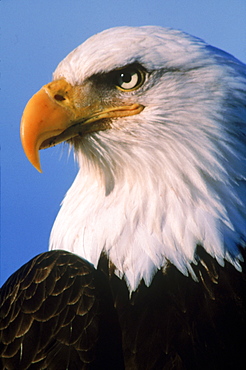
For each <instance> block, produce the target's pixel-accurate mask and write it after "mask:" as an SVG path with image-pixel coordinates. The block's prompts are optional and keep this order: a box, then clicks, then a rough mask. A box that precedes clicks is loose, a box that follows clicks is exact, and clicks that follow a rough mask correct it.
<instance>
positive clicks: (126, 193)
mask: <svg viewBox="0 0 246 370" xmlns="http://www.w3.org/2000/svg"><path fill="white" fill-rule="evenodd" d="M146 113H147V112H146ZM150 116H151V117H152V118H153V115H152V113H151V112H150ZM149 119H150V117H149ZM160 125H162V124H161V123H160ZM136 126H137V127H138V132H137V135H138V136H137V137H138V141H136V136H135V135H134V128H132V131H131V135H130V136H129V135H128V132H126V131H124V130H122V131H119V130H114V129H111V130H108V131H105V132H100V133H96V134H93V135H91V136H88V137H86V138H85V139H84V140H83V143H82V144H81V145H82V147H80V149H81V151H80V150H79V152H78V161H79V165H80V171H79V173H78V175H77V178H76V179H75V181H74V184H73V185H72V187H71V188H70V190H69V191H68V193H67V195H66V197H65V199H64V201H63V205H62V208H61V210H60V212H59V215H58V217H57V219H56V222H55V224H54V227H53V230H52V234H51V249H65V250H70V251H72V252H74V253H76V254H78V255H79V256H81V257H83V258H85V259H87V260H88V261H90V262H91V263H93V264H94V265H95V266H97V263H98V260H99V257H100V255H101V252H102V251H104V252H106V254H107V255H108V256H109V259H110V260H111V261H112V263H113V264H114V265H115V266H116V269H117V270H116V273H117V274H118V275H119V276H120V277H124V278H125V280H126V282H127V284H128V286H129V290H130V291H132V290H135V289H136V288H137V286H138V284H139V282H140V281H141V279H144V281H145V283H146V284H147V285H149V284H150V283H151V280H152V278H153V276H154V274H155V272H156V271H157V270H158V269H160V268H165V265H166V263H167V260H168V261H170V262H171V263H173V264H174V265H175V266H176V267H177V268H178V269H179V270H180V271H181V272H182V273H184V274H185V275H187V274H188V273H189V272H190V273H191V274H192V268H191V263H192V262H193V263H196V256H195V250H196V246H197V244H200V245H202V246H203V247H204V248H205V250H206V251H207V252H208V253H210V255H212V256H214V257H215V258H216V259H217V260H218V262H219V263H220V264H223V263H224V259H226V260H228V261H230V262H231V263H232V264H233V265H234V266H235V267H236V268H238V269H239V268H240V263H239V260H240V253H239V251H238V247H237V245H238V244H240V243H241V244H242V238H243V236H244V237H245V206H244V204H243V202H244V203H245V195H244V199H243V198H242V195H243V194H245V190H246V189H245V182H242V181H241V179H240V178H236V174H235V172H236V171H237V168H236V166H238V165H237V162H236V160H235V158H236V156H239V155H240V153H238V152H235V151H234V152H233V150H231V151H229V152H228V153H227V159H226V160H225V159H223V157H222V155H221V153H222V152H223V150H224V149H223V147H224V145H225V143H224V142H223V141H221V142H220V143H218V142H216V145H215V141H214V142H213V141H212V140H211V141H209V140H208V141H207V143H206V140H204V138H203V139H202V140H200V141H199V140H198V141H194V140H193V141H190V138H189V137H184V136H183V137H182V138H181V137H180V138H179V140H177V138H176V139H175V140H176V143H175V146H174V145H173V135H171V136H170V137H169V133H168V130H167V131H166V132H165V131H164V133H163V127H162V131H159V130H158V123H157V122H155V125H154V126H153V124H152V123H150V124H149V127H148V124H146V123H143V124H142V123H141V122H139V124H136V123H135V127H136ZM126 127H128V128H129V123H128V125H126ZM151 127H152V129H151ZM153 127H154V129H153ZM151 130H152V132H151ZM155 130H156V132H155ZM161 132H162V133H163V134H161ZM150 133H151V134H152V136H151V138H152V139H151V140H152V142H151V140H150V137H149V135H150ZM126 135H127V140H125V136H126ZM146 135H148V136H146ZM157 135H158V136H157ZM182 135H183V132H182ZM187 135H188V134H187ZM146 137H147V140H146ZM187 140H188V142H189V145H188V146H187V142H186V141H187ZM237 160H238V158H237ZM225 161H230V163H231V164H232V165H230V164H229V163H228V164H227V168H226V169H225V168H224V162H225ZM230 179H231V180H230Z"/></svg>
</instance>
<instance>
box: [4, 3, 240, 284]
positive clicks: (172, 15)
mask: <svg viewBox="0 0 246 370" xmlns="http://www.w3.org/2000/svg"><path fill="white" fill-rule="evenodd" d="M0 17H1V25H2V45H1V92H0V93H1V98H0V104H1V115H0V123H1V125H0V127H1V149H2V151H1V153H2V156H1V172H2V180H1V222H2V225H1V283H3V282H4V281H5V280H6V279H7V277H8V276H9V275H11V274H12V273H13V272H14V271H15V270H16V269H17V268H19V267H20V266H21V265H22V264H24V263H25V262H27V261H28V260H29V259H30V258H32V257H33V256H35V255H36V254H38V253H40V252H43V251H46V250H47V249H48V239H49V233H50V229H51V227H52V224H53V222H54V219H55V217H56V214H57V212H58V210H59V204H60V202H61V201H62V199H63V196H64V194H65V192H66V190H67V189H68V188H69V187H70V185H71V183H72V181H73V179H74V177H75V174H76V172H77V167H76V164H74V162H73V156H72V155H70V157H69V158H68V154H67V149H66V146H64V145H60V146H58V147H56V148H52V149H48V150H46V151H43V152H42V153H41V162H42V168H43V174H40V173H38V172H37V171H36V170H35V169H34V168H33V167H32V166H31V165H30V163H29V162H28V161H27V159H26V157H25V155H24V153H23V151H22V147H21V144H20V139H19V122H20V119H21V114H22V110H23V108H24V106H25V104H26V102H27V101H28V99H29V98H30V97H31V96H32V94H33V93H35V92H36V91H37V90H38V89H39V88H40V87H41V86H42V85H44V84H46V83H47V82H49V81H50V79H51V76H52V72H53V70H54V69H55V67H56V65H57V64H58V63H59V62H60V60H62V59H63V58H64V57H65V56H66V54H67V53H68V52H70V51H71V50H72V49H74V48H75V47H76V46H78V45H79V44H80V43H82V42H83V41H84V40H85V39H86V38H88V37H89V36H91V35H92V34H94V33H96V32H99V31H101V30H103V29H106V28H109V27H113V26H120V25H129V26H139V25H146V24H152V25H160V26H167V27H172V28H178V29H182V30H184V31H186V32H188V33H191V34H193V35H196V36H198V37H201V38H203V39H205V40H206V41H207V42H208V43H210V44H213V45H215V46H217V47H219V48H221V49H224V50H226V51H228V52H230V53H232V54H233V55H234V56H236V57H237V58H239V59H241V60H242V61H244V62H246V1H245V0H216V1H215V0H150V1H147V0H135V1H130V0H123V1H115V0H110V1H106V0H104V1H102V0H90V1H88V0H86V1H83V0H70V1H67V0H57V1H56V0H53V1H50V0H42V1H38V0H2V1H1V2H0Z"/></svg>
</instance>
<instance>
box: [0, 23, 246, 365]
mask: <svg viewBox="0 0 246 370" xmlns="http://www.w3.org/2000/svg"><path fill="white" fill-rule="evenodd" d="M21 139H22V144H23V148H24V151H25V153H26V155H27V157H28V159H29V160H30V162H31V163H32V164H33V165H34V166H35V167H36V168H37V169H38V170H39V171H41V167H40V159H39V150H40V149H44V148H48V147H51V146H54V145H57V144H58V143H60V142H64V141H66V142H68V143H69V145H70V146H73V148H74V153H75V156H76V160H77V161H78V163H79V172H78V175H77V177H76V179H75V181H74V183H73V185H72V187H71V188H70V189H69V191H68V193H67V194H66V196H65V199H64V201H63V203H62V206H61V209H60V212H59V214H58V216H57V219H56V221H55V223H54V226H53V229H52V232H51V236H50V251H49V252H45V253H43V254H41V255H39V256H37V257H35V258H34V259H32V260H31V261H29V262H28V263H27V264H26V265H24V266H23V267H21V268H20V269H19V270H18V271H17V272H16V273H14V274H13V275H12V276H11V277H10V278H9V280H8V281H7V282H6V283H5V285H4V286H3V287H2V289H1V324H0V328H1V334H0V335H1V336H0V339H1V345H0V353H1V360H0V361H1V364H2V368H3V369H104V368H105V369H123V368H125V369H141V370H143V369H146V370H149V369H157V370H159V369H245V368H246V276H245V257H246V253H245V240H246V207H245V206H246V178H245V175H246V161H245V159H246V158H245V155H246V67H245V65H244V64H243V63H241V62H240V61H238V60H237V59H235V58H234V57H233V56H231V55H229V54H227V53H225V52H223V51H221V50H219V49H216V48H215V47H212V46H210V45H208V44H206V43H205V42H203V41H202V40H200V39H198V38H195V37H192V36H190V35H188V34H186V33H183V32H181V31H177V30H173V29H166V28H161V27H153V26H147V27H138V28H134V27H118V28H113V29H109V30H106V31H104V32H101V33H99V34H97V35H95V36H93V37H91V38H89V39H88V40H87V41H85V42H84V43H83V44H82V45H80V46H79V47H77V48H76V49H75V50H74V51H72V52H71V53H70V54H69V55H68V56H67V57H66V58H65V59H64V60H63V61H62V62H61V63H60V64H59V65H58V67H57V69H56V70H55V72H54V78H53V81H52V82H50V83H48V84H47V85H45V86H43V87H42V88H41V90H40V91H39V92H38V93H37V94H35V95H34V96H33V97H32V98H31V100H30V101H29V102H28V103H27V106H26V108H25V110H24V113H23V118H22V122H21Z"/></svg>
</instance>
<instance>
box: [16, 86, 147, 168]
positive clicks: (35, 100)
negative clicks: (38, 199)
mask: <svg viewBox="0 0 246 370" xmlns="http://www.w3.org/2000/svg"><path fill="white" fill-rule="evenodd" d="M88 90H89V89H88V86H85V85H84V86H72V85H71V84H69V83H68V82H67V81H66V80H64V79H61V80H56V81H53V82H51V83H49V84H48V85H45V86H43V87H42V88H41V90H39V91H38V92H37V93H36V94H35V95H33V97H32V98H31V99H30V100H29V102H28V103H27V105H26V107H25V110H24V112H23V116H22V120H21V128H20V135H21V141H22V146H23V149H24V151H25V154H26V156H27V158H28V159H29V161H30V162H31V163H32V165H33V166H34V167H35V168H36V169H37V170H38V171H39V172H41V167H40V159H39V150H40V149H44V148H48V147H50V146H54V145H56V144H59V143H60V142H62V141H65V140H69V139H71V138H72V137H75V136H78V135H83V134H85V133H88V132H93V131H99V130H105V129H108V128H110V123H109V122H110V121H109V120H108V119H112V118H116V117H125V116H130V115H134V114H138V113H140V112H141V111H142V110H143V108H144V107H143V106H142V105H141V104H132V105H123V106H112V107H108V106H105V105H104V102H103V101H101V100H100V99H99V98H98V96H97V94H96V93H95V92H94V93H93V92H92V91H91V94H90V93H88ZM85 92H87V93H85ZM89 92H90V91H89ZM105 119H106V120H105ZM95 122H96V124H94V123H95Z"/></svg>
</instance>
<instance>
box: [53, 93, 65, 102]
mask: <svg viewBox="0 0 246 370" xmlns="http://www.w3.org/2000/svg"><path fill="white" fill-rule="evenodd" d="M54 99H55V100H57V101H62V100H65V98H64V96H63V95H60V94H56V95H55V96H54Z"/></svg>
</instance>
